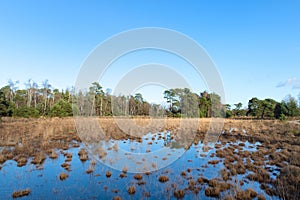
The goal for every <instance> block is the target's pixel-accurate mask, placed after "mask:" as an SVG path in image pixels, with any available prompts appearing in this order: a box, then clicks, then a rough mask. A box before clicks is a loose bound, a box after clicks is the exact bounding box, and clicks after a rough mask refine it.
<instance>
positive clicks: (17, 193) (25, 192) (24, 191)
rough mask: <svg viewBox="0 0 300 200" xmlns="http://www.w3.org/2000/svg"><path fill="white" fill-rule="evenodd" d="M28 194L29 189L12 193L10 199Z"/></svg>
mask: <svg viewBox="0 0 300 200" xmlns="http://www.w3.org/2000/svg"><path fill="white" fill-rule="evenodd" d="M29 194H30V189H26V190H19V191H15V192H13V193H12V195H11V196H12V198H18V197H24V196H28V195H29Z"/></svg>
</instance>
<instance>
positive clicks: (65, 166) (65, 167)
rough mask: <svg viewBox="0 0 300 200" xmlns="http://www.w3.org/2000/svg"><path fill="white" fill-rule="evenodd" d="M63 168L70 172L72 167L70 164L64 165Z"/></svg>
mask: <svg viewBox="0 0 300 200" xmlns="http://www.w3.org/2000/svg"><path fill="white" fill-rule="evenodd" d="M60 166H61V167H63V168H64V169H65V170H68V171H69V170H70V167H71V165H70V164H69V163H63V164H61V165H60Z"/></svg>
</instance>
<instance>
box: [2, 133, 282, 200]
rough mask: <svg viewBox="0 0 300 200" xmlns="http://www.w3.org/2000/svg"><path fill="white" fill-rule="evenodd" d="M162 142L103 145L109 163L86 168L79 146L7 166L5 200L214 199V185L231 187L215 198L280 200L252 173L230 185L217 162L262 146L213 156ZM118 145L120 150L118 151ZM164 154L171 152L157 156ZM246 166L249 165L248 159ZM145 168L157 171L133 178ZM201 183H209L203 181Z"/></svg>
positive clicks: (148, 139) (244, 145)
mask: <svg viewBox="0 0 300 200" xmlns="http://www.w3.org/2000/svg"><path fill="white" fill-rule="evenodd" d="M161 135H162V133H161ZM159 136H160V134H159V133H157V134H151V133H149V134H147V135H145V136H144V137H143V138H142V140H139V141H136V140H132V139H127V140H109V141H105V142H104V141H103V144H102V145H101V146H102V148H103V149H104V150H105V152H106V153H105V156H104V158H102V159H96V160H94V159H93V157H92V155H89V159H88V160H87V161H84V162H83V161H81V160H80V158H79V156H78V152H79V151H80V149H82V148H84V147H85V146H84V144H82V143H79V147H76V148H75V147H71V148H69V149H67V150H61V149H55V151H56V152H57V153H58V157H57V158H55V159H51V158H49V157H48V156H47V158H46V159H45V160H44V162H43V163H42V164H41V165H34V164H31V159H32V158H31V159H28V161H27V164H26V165H25V166H22V167H18V166H17V162H16V161H14V160H7V161H5V162H4V163H3V164H2V165H1V170H0V185H1V189H0V190H1V199H9V198H12V193H13V192H14V191H17V190H24V189H26V188H29V189H30V194H29V195H28V196H24V197H22V198H23V199H49V198H50V197H51V199H113V198H114V197H116V196H119V197H121V198H122V199H176V198H177V197H181V196H180V195H178V194H177V193H176V191H179V190H181V191H183V192H184V194H182V197H183V198H184V199H206V198H214V197H213V196H214V195H213V194H212V195H209V194H208V192H206V189H207V188H208V187H210V186H212V185H211V182H209V181H210V180H212V179H215V180H219V181H220V182H224V183H225V182H226V183H230V184H231V187H230V188H228V189H225V190H222V191H221V192H220V194H219V195H217V196H215V197H219V198H223V197H225V196H226V195H227V196H234V193H235V191H236V190H245V189H247V188H252V189H254V191H256V193H257V194H256V196H255V197H257V195H261V196H264V197H265V198H266V199H277V197H276V196H269V195H268V194H267V193H266V192H265V190H262V189H261V187H260V186H261V184H260V183H259V182H257V181H250V180H249V179H247V177H246V176H247V175H248V174H250V171H249V170H246V171H245V173H243V174H239V173H238V174H236V175H231V178H230V179H231V180H230V179H228V180H226V181H224V180H222V175H221V170H222V169H226V166H225V165H224V160H225V158H222V157H217V152H216V151H217V150H222V149H224V148H236V149H235V150H233V152H235V153H238V152H239V151H240V152H241V151H247V152H250V153H252V152H255V151H257V150H258V148H257V147H259V146H260V145H261V144H260V143H259V142H257V143H253V144H251V143H249V142H248V141H244V142H242V141H235V142H227V143H226V144H224V143H223V144H221V143H217V145H219V146H218V148H214V146H213V148H211V149H210V150H209V151H207V152H204V151H203V144H202V143H201V142H199V143H192V144H191V145H190V146H189V147H186V146H185V145H180V143H177V142H176V141H175V140H174V139H169V140H166V139H165V137H162V136H161V137H159ZM116 144H117V148H114V145H115V147H116ZM237 147H238V148H237ZM11 148H13V147H11ZM161 149H165V150H167V151H163V152H164V153H158V151H160V150H161ZM166 152H167V153H166ZM67 153H69V154H72V159H71V160H69V161H67V162H66V154H67ZM147 153H149V155H150V156H152V157H151V158H150V156H148V157H147V156H146V157H140V158H141V159H140V160H136V159H135V158H133V157H132V156H133V155H145V154H147ZM151 153H152V154H151ZM143 158H144V159H143ZM150 159H151V160H150ZM170 160H171V161H172V162H170ZM244 160H245V162H246V158H244ZM214 161H215V162H214ZM145 162H147V163H148V164H147V167H152V168H151V170H149V173H142V172H140V173H139V174H141V175H142V176H141V177H138V176H136V177H134V176H135V175H136V173H130V171H131V169H134V170H137V171H138V170H139V169H141V167H139V165H144V163H145ZM168 162H170V163H171V164H169V163H168ZM235 162H236V161H233V162H232V163H233V164H234V163H235ZM63 163H69V164H70V169H69V170H66V169H64V168H63V167H62V166H61V165H62V164H63ZM128 163H131V164H128ZM166 163H167V164H166ZM124 165H125V166H126V167H127V168H128V172H125V173H123V172H122V171H120V170H118V167H123V166H124ZM110 166H111V167H113V168H111V167H110ZM262 168H268V169H270V170H271V171H273V173H271V178H273V179H274V178H276V175H277V174H278V173H277V172H278V170H277V167H276V166H273V165H271V166H270V165H267V164H264V165H263V166H262ZM147 170H148V169H147ZM108 171H109V172H111V176H106V173H107V172H108ZM62 172H65V173H66V174H67V175H68V177H67V178H66V179H65V180H60V178H59V175H60V174H61V173H62ZM121 174H122V175H123V177H121V176H122V175H121ZM120 175H121V176H120ZM161 176H165V177H168V180H167V181H166V182H161V181H160V177H161ZM199 178H202V179H203V180H204V182H201V181H199V180H198V179H199ZM130 186H134V188H135V192H134V194H129V192H128V189H129V187H130ZM212 187H214V185H213V186H212ZM175 193H176V194H175ZM255 197H253V198H255Z"/></svg>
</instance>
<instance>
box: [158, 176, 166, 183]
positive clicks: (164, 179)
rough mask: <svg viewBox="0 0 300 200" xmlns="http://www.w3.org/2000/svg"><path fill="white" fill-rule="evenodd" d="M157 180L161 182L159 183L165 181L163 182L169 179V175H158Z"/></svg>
mask: <svg viewBox="0 0 300 200" xmlns="http://www.w3.org/2000/svg"><path fill="white" fill-rule="evenodd" d="M158 180H159V182H161V183H165V182H167V181H169V177H167V176H160V177H159V178H158Z"/></svg>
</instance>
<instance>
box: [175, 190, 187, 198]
mask: <svg viewBox="0 0 300 200" xmlns="http://www.w3.org/2000/svg"><path fill="white" fill-rule="evenodd" d="M184 195H185V192H184V190H175V191H174V196H175V197H176V198H177V199H182V198H183V197H184Z"/></svg>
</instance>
